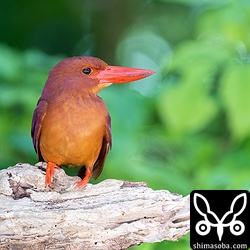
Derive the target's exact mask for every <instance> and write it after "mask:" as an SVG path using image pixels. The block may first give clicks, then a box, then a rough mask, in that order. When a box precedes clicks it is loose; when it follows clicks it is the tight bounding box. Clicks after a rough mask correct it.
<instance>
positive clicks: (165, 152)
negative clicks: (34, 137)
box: [0, 0, 250, 250]
mask: <svg viewBox="0 0 250 250" xmlns="http://www.w3.org/2000/svg"><path fill="white" fill-rule="evenodd" d="M0 12H1V15H0V19H1V24H2V25H1V27H0V169H2V168H6V167H8V166H10V165H14V164H16V163H17V162H29V163H31V164H33V163H36V155H35V152H34V150H33V145H32V142H31V138H30V123H31V118H32V114H33V110H34V108H35V106H36V102H37V100H38V98H39V96H40V94H41V90H42V88H43V85H44V82H45V81H46V78H47V74H48V71H49V69H50V68H51V67H53V66H54V65H55V64H56V63H57V62H59V61H60V60H61V59H63V58H65V57H69V56H73V55H92V56H97V57H100V58H102V59H103V60H105V61H106V62H108V63H109V64H110V65H112V64H117V65H123V66H131V67H140V68H148V69H153V70H155V71H156V72H157V73H156V74H155V75H153V76H151V77H149V78H147V79H144V80H141V81H140V82H136V83H131V84H127V85H122V86H111V87H109V88H107V89H105V90H103V91H102V92H101V93H100V95H101V97H102V98H103V99H104V100H105V102H106V103H107V105H108V109H109V111H110V114H111V117H112V135H113V149H112V151H111V152H110V154H109V156H108V159H107V161H106V164H105V168H104V171H103V173H102V175H101V177H100V178H99V179H98V182H99V181H102V180H103V179H107V178H118V179H127V180H133V181H146V182H147V183H148V185H149V186H150V187H151V188H153V189H168V190H170V191H171V192H176V193H181V194H183V195H187V194H189V193H190V192H191V191H192V190H194V189H247V190H250V181H249V177H250V167H249V165H250V60H249V59H250V56H249V51H250V29H249V27H250V1H248V0H221V1H217V0H202V1H200V0H175V1H174V0H172V1H171V0H151V1H149V0H148V1H145V0H136V1H135V0H127V1H118V0H106V1H101V0H92V1H91V0H87V1H80V0H74V1H66V0H53V1H49V0H44V1H40V2H36V3H34V2H33V1H31V0H23V1H1V3H0ZM131 249H144V250H145V249H147V250H153V249H189V236H186V237H184V238H182V239H181V240H179V242H178V243H173V242H167V241H165V242H162V243H155V244H142V245H141V246H139V247H134V248H131Z"/></svg>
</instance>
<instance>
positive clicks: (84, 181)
mask: <svg viewBox="0 0 250 250" xmlns="http://www.w3.org/2000/svg"><path fill="white" fill-rule="evenodd" d="M91 176H92V172H91V171H90V170H89V169H87V170H86V174H85V177H84V178H83V179H82V180H81V181H78V182H76V184H75V185H74V188H81V187H84V186H85V185H86V184H87V183H88V182H89V179H90V178H91Z"/></svg>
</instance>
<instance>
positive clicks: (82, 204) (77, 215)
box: [0, 163, 189, 250]
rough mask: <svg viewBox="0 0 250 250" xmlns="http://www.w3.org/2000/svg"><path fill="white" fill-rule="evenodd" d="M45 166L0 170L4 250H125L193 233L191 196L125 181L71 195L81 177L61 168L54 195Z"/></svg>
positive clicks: (0, 234) (107, 182) (88, 187)
mask: <svg viewBox="0 0 250 250" xmlns="http://www.w3.org/2000/svg"><path fill="white" fill-rule="evenodd" d="M43 165H44V164H42V163H38V164H37V165H35V166H32V165H29V164H17V165H15V166H14V167H10V168H8V169H5V170H2V171H0V249H15V250H16V249H32V250H34V249H39V250H40V249H102V250H104V249H126V248H128V247H129V246H133V245H139V244H141V243H143V242H160V241H163V240H170V241H177V240H178V239H179V238H180V237H182V236H183V235H185V234H186V233H187V232H188V231H189V196H186V197H182V196H181V195H178V194H171V193H170V192H169V191H166V190H158V191H154V190H152V189H150V188H148V187H147V184H146V183H143V182H141V183H136V182H129V181H121V180H105V181H103V182H101V183H99V184H97V185H92V184H87V185H86V186H85V187H84V188H82V189H80V190H79V189H76V190H73V189H72V186H73V184H74V183H75V182H76V181H77V180H79V179H78V178H79V177H70V176H67V175H66V174H65V173H64V171H63V170H59V169H55V176H54V182H53V183H54V186H55V189H54V190H51V189H49V188H45V187H44V181H45V171H44V166H43ZM45 166H46V164H45Z"/></svg>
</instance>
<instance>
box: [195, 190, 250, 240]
mask: <svg viewBox="0 0 250 250" xmlns="http://www.w3.org/2000/svg"><path fill="white" fill-rule="evenodd" d="M241 199H243V205H242V206H240V208H239V205H240V204H241V203H240V202H241V201H240V200H241ZM193 203H194V207H195V209H196V211H197V212H198V213H199V214H200V215H201V216H202V217H203V218H204V219H203V220H200V221H199V222H197V224H196V226H195V230H196V232H197V233H198V234H199V235H202V236H204V235H207V234H209V232H210V230H211V227H215V228H217V235H218V238H219V241H221V239H222V236H223V233H224V228H225V227H229V229H230V232H231V233H232V234H233V235H237V236H238V235H241V234H243V233H244V231H245V225H244V224H243V222H242V221H240V220H237V217H238V216H239V215H240V214H241V213H242V212H243V211H244V209H245V208H246V205H247V194H246V193H242V194H239V195H237V196H236V197H235V198H234V199H233V201H232V203H231V206H230V209H229V211H227V212H226V213H225V214H224V215H223V216H222V218H221V219H219V217H218V216H217V215H216V214H215V213H214V212H213V211H211V209H210V205H209V203H208V201H207V199H206V198H205V197H204V196H203V195H201V194H199V193H194V198H193ZM198 203H199V204H200V207H199V205H198ZM236 204H237V206H236ZM226 220H227V221H230V222H227V223H226Z"/></svg>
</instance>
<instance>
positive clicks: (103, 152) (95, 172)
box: [93, 116, 112, 179]
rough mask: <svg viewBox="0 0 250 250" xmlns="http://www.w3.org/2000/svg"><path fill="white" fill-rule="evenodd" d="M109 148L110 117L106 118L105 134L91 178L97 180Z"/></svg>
mask: <svg viewBox="0 0 250 250" xmlns="http://www.w3.org/2000/svg"><path fill="white" fill-rule="evenodd" d="M111 147H112V138H111V118H110V116H108V118H107V129H106V134H105V135H104V137H103V140H102V148H101V151H100V154H99V156H98V158H97V161H96V162H95V164H94V168H93V177H94V178H95V179H97V178H98V177H99V175H100V174H101V172H102V169H103V166H104V162H105V159H106V156H107V154H108V152H109V150H110V149H111Z"/></svg>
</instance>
